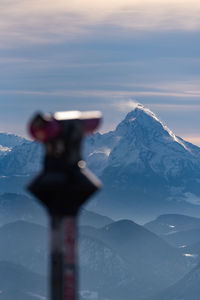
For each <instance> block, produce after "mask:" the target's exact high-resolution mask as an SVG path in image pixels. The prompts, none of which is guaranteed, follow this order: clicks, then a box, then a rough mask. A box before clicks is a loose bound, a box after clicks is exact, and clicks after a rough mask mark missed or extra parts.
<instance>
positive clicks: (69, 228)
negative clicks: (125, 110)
mask: <svg viewBox="0 0 200 300" xmlns="http://www.w3.org/2000/svg"><path fill="white" fill-rule="evenodd" d="M100 122H101V113H100V112H98V111H91V112H79V111H66V112H56V113H54V114H49V115H42V114H37V115H36V116H34V118H33V119H32V120H31V122H30V125H29V131H30V133H31V135H32V137H33V138H34V139H35V140H36V141H38V142H41V143H43V144H44V147H45V158H44V168H43V170H42V171H41V173H40V174H39V175H38V176H37V177H36V178H35V179H34V180H33V181H32V182H31V184H30V185H29V186H28V189H29V191H30V192H31V193H32V194H33V195H34V196H36V197H37V198H38V199H39V200H40V201H41V202H42V204H43V205H45V207H46V208H47V210H48V212H49V214H50V220H51V300H77V284H76V281H77V280H76V277H77V276H76V221H77V215H78V213H79V210H80V208H81V206H82V205H83V204H84V203H85V202H86V201H87V199H88V198H89V197H90V196H91V195H92V194H94V193H95V192H96V191H97V190H98V189H99V188H100V187H101V183H100V181H99V180H98V179H97V178H96V177H95V176H94V175H93V174H92V173H91V172H89V171H88V170H87V169H86V168H85V162H84V161H83V160H82V158H81V144H82V141H83V139H84V136H85V135H87V134H90V133H93V132H94V131H95V130H96V129H97V128H98V126H99V124H100Z"/></svg>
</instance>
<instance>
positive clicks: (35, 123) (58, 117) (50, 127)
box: [29, 111, 102, 143]
mask: <svg viewBox="0 0 200 300" xmlns="http://www.w3.org/2000/svg"><path fill="white" fill-rule="evenodd" d="M101 119H102V116H101V113H100V112H99V111H89V112H80V111H63V112H56V113H54V114H47V115H42V114H37V115H36V116H35V117H34V118H33V119H32V120H31V122H30V125H29V132H30V134H31V136H32V137H33V138H34V139H35V140H37V141H40V142H43V143H46V142H50V141H51V140H53V139H56V138H57V137H59V136H60V135H63V134H64V133H66V132H69V129H72V130H74V128H79V131H81V133H82V135H87V134H91V133H93V132H94V131H95V130H96V129H97V128H98V127H99V125H100V122H101Z"/></svg>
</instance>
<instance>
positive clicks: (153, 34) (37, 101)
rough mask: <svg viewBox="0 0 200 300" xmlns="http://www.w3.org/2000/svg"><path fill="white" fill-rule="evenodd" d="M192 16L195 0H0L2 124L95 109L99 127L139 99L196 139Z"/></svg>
mask: <svg viewBox="0 0 200 300" xmlns="http://www.w3.org/2000/svg"><path fill="white" fill-rule="evenodd" d="M199 16H200V2H199V1H194V0H190V1H188V0H185V1H180V0H173V1H172V0H168V1H166V0H160V1H158V0H157V1H156V0H155V1H153V0H134V1H133V0H106V1H104V0H101V1H99V0H98V1H97V0H84V1H83V0H73V1H71V2H70V1H66V0H57V1H55V0H54V1H53V0H34V1H33V0H28V1H27V0H1V1H0V41H1V43H0V68H1V72H0V131H1V132H11V133H15V134H20V135H23V136H27V122H28V120H29V119H30V117H31V116H32V115H33V114H34V113H35V112H37V111H42V112H54V111H60V110H101V111H102V113H103V116H104V122H103V125H102V128H101V131H102V132H106V131H108V130H112V129H113V128H114V127H115V126H116V125H117V124H118V123H119V122H120V121H121V120H122V119H123V118H124V117H125V115H126V113H128V112H129V111H130V110H131V109H133V108H134V105H135V103H138V102H139V103H142V104H143V105H145V106H147V107H148V108H150V109H151V110H152V111H153V112H155V113H156V114H157V116H158V117H159V118H160V119H161V120H162V121H163V122H164V124H166V125H167V126H168V127H169V128H170V129H171V130H172V131H173V132H174V133H175V134H176V135H178V136H181V137H182V138H184V139H186V140H188V141H191V142H192V143H195V144H197V145H200V123H199V120H200V118H199V115H200V17H199Z"/></svg>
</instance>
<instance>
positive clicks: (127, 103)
mask: <svg viewBox="0 0 200 300" xmlns="http://www.w3.org/2000/svg"><path fill="white" fill-rule="evenodd" d="M138 104H140V103H139V102H137V101H134V100H132V99H129V100H124V101H119V102H117V103H113V104H111V105H112V106H113V107H114V108H115V109H117V110H119V111H122V112H127V111H130V110H133V109H134V108H136V107H137V106H138Z"/></svg>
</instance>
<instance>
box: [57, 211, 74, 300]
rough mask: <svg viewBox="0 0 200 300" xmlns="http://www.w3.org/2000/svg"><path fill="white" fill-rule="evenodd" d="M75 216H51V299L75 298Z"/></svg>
mask: <svg viewBox="0 0 200 300" xmlns="http://www.w3.org/2000/svg"><path fill="white" fill-rule="evenodd" d="M76 261H77V255H76V218H75V217H72V216H68V217H64V218H60V217H52V218H51V299H52V300H76V299H77V294H76V291H77V288H76V287H77V273H76Z"/></svg>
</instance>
